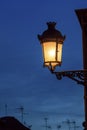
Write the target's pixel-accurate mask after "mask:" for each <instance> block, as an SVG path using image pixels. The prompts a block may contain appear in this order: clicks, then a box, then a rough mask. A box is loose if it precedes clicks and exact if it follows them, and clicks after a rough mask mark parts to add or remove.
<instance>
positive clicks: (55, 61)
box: [38, 22, 65, 71]
mask: <svg viewBox="0 0 87 130" xmlns="http://www.w3.org/2000/svg"><path fill="white" fill-rule="evenodd" d="M47 25H48V29H47V30H46V31H44V32H43V34H42V35H38V39H39V40H40V43H41V45H42V50H43V58H44V64H43V65H44V66H47V67H48V68H49V69H50V70H51V71H54V69H55V67H56V66H60V65H61V63H62V46H63V42H64V39H65V36H62V34H61V32H60V31H58V30H56V29H55V25H56V23H55V22H49V23H47Z"/></svg>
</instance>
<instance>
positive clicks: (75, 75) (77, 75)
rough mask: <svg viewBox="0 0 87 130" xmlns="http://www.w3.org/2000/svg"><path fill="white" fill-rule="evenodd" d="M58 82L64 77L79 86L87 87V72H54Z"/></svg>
mask: <svg viewBox="0 0 87 130" xmlns="http://www.w3.org/2000/svg"><path fill="white" fill-rule="evenodd" d="M53 73H54V74H55V75H56V77H57V79H58V80H61V79H62V78H63V77H68V78H70V79H72V80H74V81H76V82H77V83H78V84H82V85H87V70H74V71H62V72H53Z"/></svg>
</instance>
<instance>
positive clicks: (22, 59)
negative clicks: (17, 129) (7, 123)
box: [0, 0, 87, 130]
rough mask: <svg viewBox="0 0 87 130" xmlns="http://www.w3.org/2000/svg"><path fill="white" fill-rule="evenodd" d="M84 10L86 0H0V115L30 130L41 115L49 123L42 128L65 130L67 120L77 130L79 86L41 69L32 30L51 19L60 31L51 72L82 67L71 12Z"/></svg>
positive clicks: (39, 125)
mask: <svg viewBox="0 0 87 130" xmlns="http://www.w3.org/2000/svg"><path fill="white" fill-rule="evenodd" d="M84 8H87V0H43V1H41V0H0V116H1V117H2V116H14V117H16V118H17V119H18V120H20V121H23V122H25V123H26V125H28V126H29V125H32V128H31V129H32V130H45V129H46V128H45V118H47V119H48V120H47V121H48V122H47V123H48V124H47V125H48V126H50V127H51V128H48V129H47V130H49V129H52V130H57V129H58V128H57V126H58V125H61V128H60V130H67V129H68V127H69V126H68V124H67V123H66V122H67V120H69V121H70V122H73V121H75V122H76V125H77V126H79V130H82V122H83V121H84V98H83V96H84V88H83V86H82V85H78V84H77V83H76V82H74V81H72V80H71V79H69V78H63V79H62V80H60V81H59V80H57V78H56V76H55V75H53V74H51V73H50V71H49V70H48V69H47V68H43V59H42V50H41V45H40V43H39V41H38V38H37V34H41V33H42V32H43V31H44V30H46V29H47V25H46V22H49V21H54V22H56V23H57V24H56V28H57V29H58V30H60V31H61V32H62V34H63V35H66V40H65V42H64V46H63V59H62V61H63V62H62V66H61V67H57V70H58V71H64V70H78V69H83V56H82V30H81V27H80V24H79V21H78V18H77V16H76V13H75V10H76V9H84ZM21 107H23V108H24V109H23V120H22V116H21V115H22V113H21V109H20V108H21ZM18 108H19V109H18ZM70 125H71V127H73V126H74V125H73V123H71V124H70ZM71 129H72V130H73V128H71Z"/></svg>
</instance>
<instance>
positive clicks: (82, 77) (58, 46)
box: [38, 9, 87, 130]
mask: <svg viewBox="0 0 87 130" xmlns="http://www.w3.org/2000/svg"><path fill="white" fill-rule="evenodd" d="M75 13H76V15H77V17H78V20H79V22H80V25H81V28H82V38H83V42H82V43H83V65H84V66H83V70H69V71H61V72H56V71H55V67H56V66H61V63H62V47H63V42H64V40H65V36H63V35H62V34H61V32H60V31H58V30H56V29H55V25H56V23H55V22H48V23H47V25H48V29H47V30H46V31H44V32H43V33H42V35H38V39H39V41H40V43H41V45H42V51H43V59H44V64H43V65H44V66H45V67H48V68H49V70H50V71H51V72H52V73H53V74H55V75H56V77H57V79H59V80H60V79H62V77H65V76H66V77H68V78H70V79H72V80H74V81H76V82H77V83H78V84H81V85H83V86H84V105H85V121H84V123H83V126H84V130H87V9H78V10H75Z"/></svg>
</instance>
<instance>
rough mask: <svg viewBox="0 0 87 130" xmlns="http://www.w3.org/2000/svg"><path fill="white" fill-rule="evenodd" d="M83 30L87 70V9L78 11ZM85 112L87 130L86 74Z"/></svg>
mask: <svg viewBox="0 0 87 130" xmlns="http://www.w3.org/2000/svg"><path fill="white" fill-rule="evenodd" d="M76 14H77V16H78V19H79V22H80V25H81V28H82V42H83V68H84V70H85V69H87V9H79V10H76ZM84 110H85V122H84V123H83V126H84V130H87V75H85V74H84Z"/></svg>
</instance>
